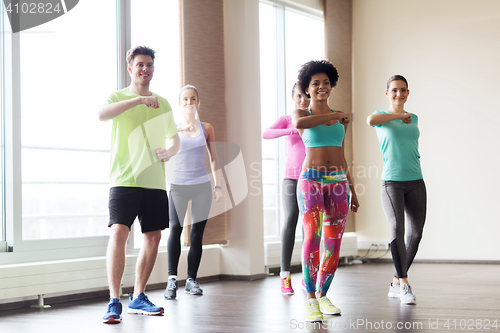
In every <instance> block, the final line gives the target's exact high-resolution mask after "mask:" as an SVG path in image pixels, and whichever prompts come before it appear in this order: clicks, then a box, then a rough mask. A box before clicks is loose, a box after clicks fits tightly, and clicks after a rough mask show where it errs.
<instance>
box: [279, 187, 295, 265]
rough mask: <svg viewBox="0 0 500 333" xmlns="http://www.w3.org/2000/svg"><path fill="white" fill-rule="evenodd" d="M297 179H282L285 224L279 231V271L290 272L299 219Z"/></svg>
mask: <svg viewBox="0 0 500 333" xmlns="http://www.w3.org/2000/svg"><path fill="white" fill-rule="evenodd" d="M297 181H298V180H297V179H288V178H285V179H283V191H282V197H283V207H284V209H285V223H284V224H283V229H282V230H281V271H290V263H291V261H292V253H293V246H294V244H295V229H296V228H297V220H298V218H299V205H298V204H297Z"/></svg>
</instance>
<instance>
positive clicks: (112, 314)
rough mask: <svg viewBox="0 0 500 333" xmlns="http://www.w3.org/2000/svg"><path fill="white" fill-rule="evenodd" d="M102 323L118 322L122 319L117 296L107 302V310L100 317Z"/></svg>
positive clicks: (120, 304) (120, 306) (120, 305)
mask: <svg viewBox="0 0 500 333" xmlns="http://www.w3.org/2000/svg"><path fill="white" fill-rule="evenodd" d="M102 319H103V322H104V323H108V324H118V323H120V322H121V321H122V303H120V300H119V299H118V298H111V301H110V302H109V303H108V311H106V314H105V315H104V317H102Z"/></svg>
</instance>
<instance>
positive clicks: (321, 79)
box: [305, 73, 332, 101]
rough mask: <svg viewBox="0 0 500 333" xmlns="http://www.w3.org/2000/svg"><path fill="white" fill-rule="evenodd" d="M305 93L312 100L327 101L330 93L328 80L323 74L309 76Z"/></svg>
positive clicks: (330, 87) (330, 88)
mask: <svg viewBox="0 0 500 333" xmlns="http://www.w3.org/2000/svg"><path fill="white" fill-rule="evenodd" d="M305 92H306V93H307V94H309V95H310V96H311V99H313V100H319V101H323V100H327V99H328V97H329V96H330V93H331V92H332V86H331V84H330V78H328V75H326V74H325V73H316V74H314V75H312V76H311V81H310V82H309V86H308V87H307V88H306V89H305Z"/></svg>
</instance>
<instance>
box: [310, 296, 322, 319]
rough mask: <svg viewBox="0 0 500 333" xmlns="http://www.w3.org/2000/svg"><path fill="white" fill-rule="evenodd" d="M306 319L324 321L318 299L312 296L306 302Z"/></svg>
mask: <svg viewBox="0 0 500 333" xmlns="http://www.w3.org/2000/svg"><path fill="white" fill-rule="evenodd" d="M306 321H323V315H322V314H321V311H320V310H319V304H318V300H317V299H315V298H311V299H309V300H307V302H306Z"/></svg>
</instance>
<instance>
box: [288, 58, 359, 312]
mask: <svg viewBox="0 0 500 333" xmlns="http://www.w3.org/2000/svg"><path fill="white" fill-rule="evenodd" d="M338 78H339V75H338V72H337V69H336V68H335V66H333V65H332V63H330V62H329V61H327V60H320V61H309V62H307V63H305V64H304V65H302V67H301V68H300V70H299V75H298V81H299V85H300V86H301V87H302V89H303V92H304V93H305V94H306V95H307V96H309V97H310V99H311V104H310V108H309V110H300V109H297V110H295V111H294V112H293V115H292V121H293V124H294V126H295V127H296V128H297V129H298V130H299V133H300V135H301V136H302V140H303V141H304V145H305V147H306V158H305V160H304V163H303V165H302V172H301V174H300V177H299V181H298V186H297V199H298V203H299V211H300V215H301V217H302V223H303V225H304V241H303V244H302V255H303V260H302V272H303V274H304V284H305V287H306V291H307V302H306V320H307V321H321V320H323V315H322V314H340V312H341V311H340V309H339V308H337V307H336V306H334V305H333V304H332V303H331V302H330V300H329V299H328V298H327V297H326V294H327V292H328V289H329V287H330V284H331V282H332V280H333V276H334V275H335V271H336V269H337V266H338V262H339V251H340V243H341V241H342V235H343V233H344V227H345V223H346V220H347V213H348V211H349V208H350V209H351V211H353V212H356V211H357V210H358V208H359V203H358V199H357V196H356V192H355V189H354V185H353V183H352V181H351V178H350V176H349V173H348V171H347V163H346V160H345V157H344V136H345V132H346V130H347V125H348V123H349V115H348V114H347V113H344V112H341V111H333V110H332V109H331V108H330V107H329V106H328V97H329V96H330V94H331V92H332V89H333V88H334V87H335V86H336V85H337V81H338ZM349 191H350V193H351V200H350V202H349ZM322 233H324V240H323V246H324V253H323V256H322V258H321V260H320V242H321V234H322ZM320 262H321V265H320ZM318 273H319V285H318V287H319V288H318V290H317V289H316V282H317V277H318Z"/></svg>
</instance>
